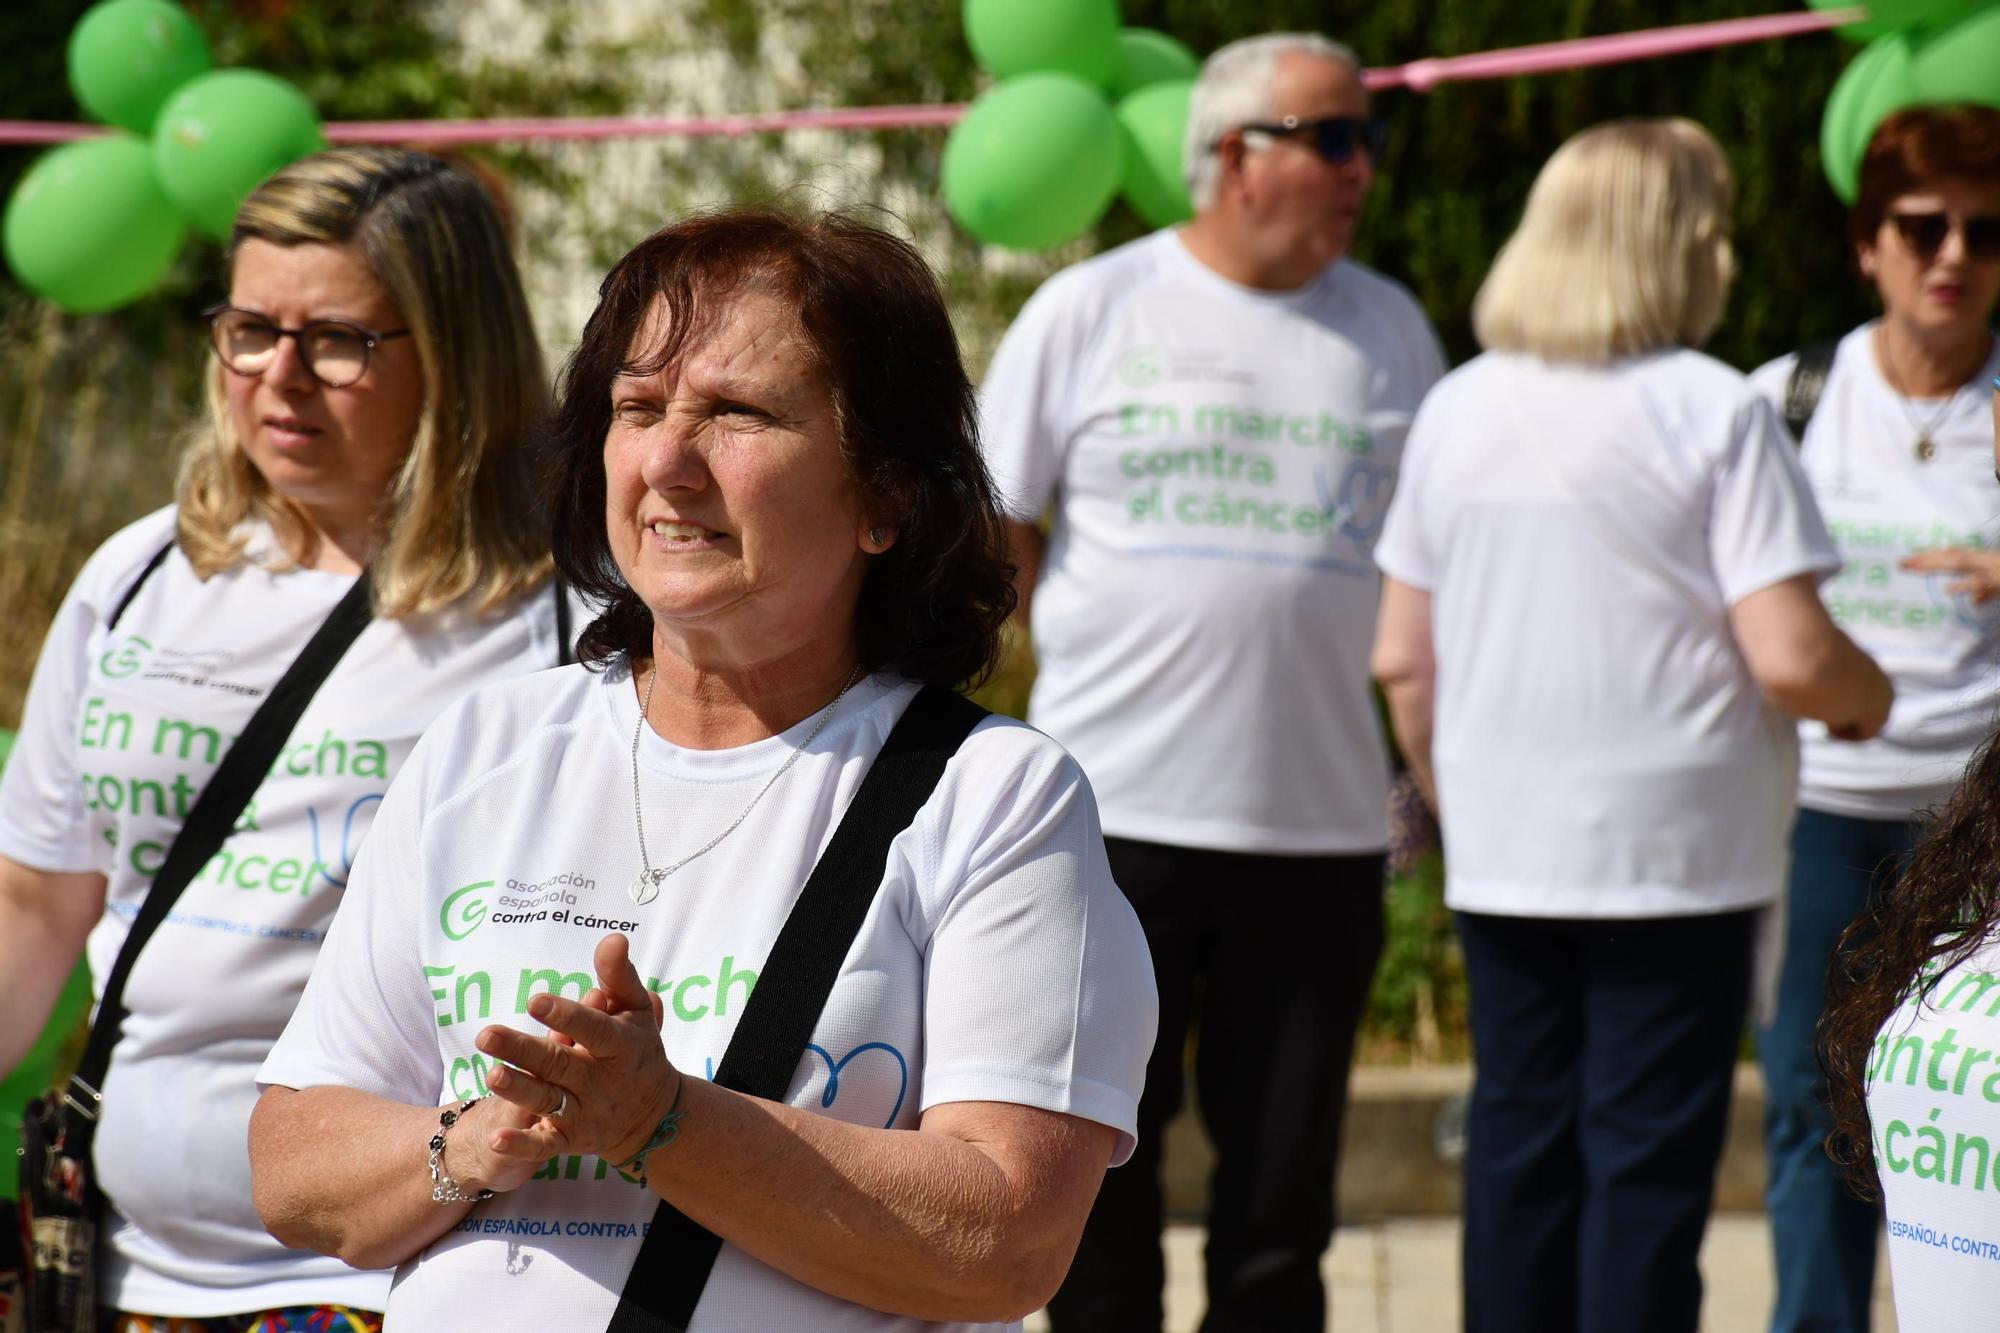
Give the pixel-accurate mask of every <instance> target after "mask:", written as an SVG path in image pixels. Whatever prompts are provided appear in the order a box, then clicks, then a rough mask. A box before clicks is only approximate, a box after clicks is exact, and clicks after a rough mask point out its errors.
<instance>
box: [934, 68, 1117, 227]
mask: <svg viewBox="0 0 2000 1333" xmlns="http://www.w3.org/2000/svg"><path fill="white" fill-rule="evenodd" d="M1119 159H1120V149H1119V145H1118V121H1117V118H1116V117H1114V116H1113V115H1112V114H1111V106H1110V104H1109V103H1107V102H1106V101H1105V100H1104V94H1103V93H1101V92H1099V91H1098V90H1097V89H1095V88H1093V87H1091V86H1090V85H1089V84H1087V83H1085V82H1083V81H1082V80H1081V79H1077V78H1073V77H1071V76H1070V75H1067V74H1023V75H1022V76H1021V77H1020V78H1018V79H1009V80H1007V81H1006V82H1005V83H1002V84H999V85H998V86H996V87H993V88H990V89H988V90H987V91H986V92H985V93H983V94H981V95H980V96H979V97H978V99H976V100H975V101H974V102H973V103H972V105H971V107H970V108H968V109H967V111H966V113H965V119H964V120H961V121H960V122H959V123H958V124H957V126H955V127H954V128H953V129H952V132H951V137H950V138H949V139H947V140H946V141H945V146H944V168H943V185H944V202H945V207H946V208H948V209H950V210H951V215H952V216H953V217H954V218H956V219H957V220H958V225H959V226H961V227H963V228H965V229H966V230H967V231H968V232H971V233H972V234H973V235H974V236H976V237H978V238H979V239H980V240H982V241H986V242H988V243H990V244H993V245H1005V246H1008V247H1011V248H1012V249H1015V250H1043V249H1047V248H1048V247H1049V246H1052V245H1061V244H1062V243H1063V242H1064V241H1069V240H1074V239H1075V238H1076V237H1078V236H1081V235H1082V234H1083V233H1084V232H1086V231H1088V230H1089V229H1090V227H1091V225H1092V224H1093V223H1095V222H1096V221H1097V219H1098V218H1099V217H1100V216H1101V215H1102V214H1103V212H1104V209H1105V207H1106V206H1107V205H1108V204H1110V202H1111V196H1112V194H1113V193H1114V192H1115V191H1116V190H1117V189H1118V175H1119Z"/></svg>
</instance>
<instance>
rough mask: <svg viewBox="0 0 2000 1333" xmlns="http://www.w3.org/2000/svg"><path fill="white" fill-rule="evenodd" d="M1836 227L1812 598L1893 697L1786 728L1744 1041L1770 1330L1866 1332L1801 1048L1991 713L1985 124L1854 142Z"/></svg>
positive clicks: (1813, 431)
mask: <svg viewBox="0 0 2000 1333" xmlns="http://www.w3.org/2000/svg"><path fill="white" fill-rule="evenodd" d="M1860 186H1861V188H1860V193H1859V197H1858V199H1857V201H1856V203H1855V205H1854V209H1853V211H1852V213H1851V214H1850V215H1849V219H1848V236H1849V239H1850V241H1851V242H1852V244H1853V246H1854V250H1855V254H1856V256H1857V259H1858V261H1859V267H1860V270H1861V275H1862V277H1863V278H1865V279H1866V280H1867V281H1869V282H1870V283H1871V284H1872V285H1873V286H1874V288H1875V291H1876V293H1877V295H1878V296H1879V297H1880V298H1881V302H1882V315H1881V318H1879V319H1875V320H1871V321H1869V322H1868V323H1866V324H1864V325H1862V326H1861V327H1860V328H1858V329H1855V330H1853V331H1852V332H1850V333H1848V334H1847V335H1846V336H1845V337H1843V338H1842V339H1841V340H1840V342H1839V344H1838V346H1837V347H1835V348H1833V349H1832V361H1831V364H1830V365H1829V366H1827V367H1826V370H1825V376H1826V378H1825V383H1824V387H1823V388H1821V390H1820V392H1819V396H1818V402H1817V405H1816V407H1813V408H1811V410H1810V415H1809V420H1808V421H1807V424H1806V425H1805V428H1804V430H1803V432H1802V434H1801V439H1800V445H1801V450H1802V452H1801V460H1802V461H1803V463H1804V464H1805V468H1806V472H1807V474H1808V475H1809V477H1810V478H1811V480H1812V486H1813V492H1814V494H1815V496H1816V498H1817V499H1818V501H1819V504H1820V508H1821V510H1822V511H1823V512H1824V514H1825V515H1826V519H1827V525H1828V527H1829V529H1830V530H1831V531H1832V534H1833V537H1834V540H1835V543H1836V544H1837V545H1838V547H1839V549H1840V554H1841V557H1842V559H1843V560H1844V561H1845V564H1844V566H1843V568H1842V570H1841V572H1840V574H1839V575H1838V576H1836V577H1835V578H1834V579H1832V580H1830V581H1829V582H1828V583H1827V584H1826V585H1825V586H1824V588H1823V589H1822V590H1821V592H1822V596H1823V597H1824V599H1825V601H1826V604H1827V608H1828V609H1829V610H1830V611H1831V612H1832V613H1833V616H1834V619H1835V620H1836V621H1837V622H1839V624H1840V625H1841V627H1842V628H1844V629H1845V630H1846V631H1847V632H1848V634H1850V635H1851V636H1853V638H1854V639H1855V640H1856V642H1858V643H1859V644H1860V645H1861V646H1862V647H1863V648H1864V649H1866V650H1867V651H1868V652H1869V653H1870V654H1871V655H1872V656H1873V657H1874V658H1875V659H1876V660H1877V661H1879V662H1880V663H1881V664H1882V666H1883V668H1884V670H1886V671H1887V672H1888V673H1889V675H1890V677H1891V679H1892V680H1893V681H1894V682H1895V686H1896V703H1895V709H1894V711H1893V712H1892V713H1891V714H1890V717H1889V722H1888V725H1887V726H1886V727H1884V728H1883V730H1882V733H1881V734H1880V735H1879V736H1877V737H1875V738H1874V739H1873V740H1869V741H1865V742H1863V743H1861V744H1858V745H1856V744H1847V743H1844V742H1841V741H1839V740H1837V739H1835V738H1832V737H1830V736H1829V735H1828V734H1827V731H1826V728H1824V727H1822V726H1818V725H1815V724H1812V723H1806V724H1804V725H1803V726H1802V728H1801V737H1800V739H1801V751H1802V755H1801V757H1802V771H1801V782H1800V791H1799V805H1800V810H1799V816H1798V822H1797V824H1796V825H1795V826H1794V829H1793V833H1792V862H1791V883H1790V887H1789V893H1788V902H1787V909H1788V910H1787V919H1786V929H1785V952H1784V961H1783V964H1782V968H1781V971H1780V974H1779V984H1778V995H1777V1006H1776V1009H1775V1011H1774V1012H1773V1014H1772V1018H1771V1023H1770V1025H1769V1026H1768V1027H1765V1028H1764V1029H1762V1030H1761V1031H1760V1033H1759V1034H1758V1052H1759V1056H1760V1058H1761V1061H1762V1063H1763V1067H1764V1078H1765V1085H1766V1093H1765V1096H1766V1102H1765V1120H1764V1138H1765V1150H1766V1158H1767V1161H1768V1163H1769V1177H1768V1183H1767V1185H1766V1194H1765V1197H1766V1202H1767V1206H1768V1208H1769V1211H1770V1217H1771V1229H1772V1239H1773V1245H1774V1247H1775V1252H1776V1260H1777V1275H1778V1301H1777V1309H1776V1313H1775V1315H1774V1318H1773V1321H1772V1328H1773V1330H1774V1333H1791V1331H1793V1330H1803V1329H1815V1330H1828V1331H1829V1333H1845V1331H1847V1330H1865V1329H1866V1328H1867V1327H1868V1310H1869V1292H1870V1288H1871V1285H1872V1281H1873V1276H1874V1268H1875V1247H1876V1237H1877V1233H1878V1231H1879V1229H1880V1226H1881V1217H1880V1212H1879V1210H1878V1209H1877V1208H1876V1207H1875V1206H1874V1205H1873V1204H1870V1203H1866V1202H1863V1201H1862V1200H1860V1199H1858V1198H1856V1197H1855V1196H1854V1195H1853V1194H1852V1193H1850V1192H1849V1190H1848V1189H1847V1187H1846V1184H1845V1182H1844V1181H1843V1180H1842V1179H1841V1178H1840V1175H1839V1173H1838V1171H1836V1169H1835V1167H1834V1165H1833V1163H1832V1162H1831V1161H1830V1160H1829V1159H1828V1157H1827V1154H1826V1151H1825V1146H1824V1145H1825V1142H1826V1136H1827V1133H1828V1131H1829V1130H1830V1129H1831V1128H1832V1125H1831V1122H1830V1120H1829V1119H1828V1117H1827V1112H1826V1111H1825V1109H1824V1107H1825V1087H1824V1083H1823V1081H1822V1078H1821V1075H1820V1070H1819V1064H1818V1061H1817V1060H1816V1059H1815V1056H1814V1051H1813V1027H1814V1024H1815V1023H1816V1022H1817V1021H1818V1019H1819V1016H1820V1010H1821V1007H1822V1005H1823V1003H1824V998H1825V984H1826V973H1827V963H1828V960H1829V958H1830V957H1831V956H1832V954H1833V951H1834V946H1835V943H1836V941H1837V940H1838V939H1839V938H1840V934H1841V932H1842V931H1843V930H1844V929H1845V928H1846V927H1847V925H1848V923H1849V922H1850V921H1852V920H1854V919H1855V918H1856V917H1857V916H1859V915H1860V914H1861V913H1862V912H1863V910H1864V909H1865V908H1866V906H1867V905H1868V903H1869V902H1870V900H1871V899H1872V898H1874V897H1875V896H1877V895H1879V894H1881V893H1883V892H1884V891H1885V890H1886V889H1887V888H1888V886H1889V884H1890V883H1891V881H1892V880H1893V879H1894V877H1895V874H1896V871H1897V869H1898V867H1899V866H1900V865H1901V863H1902V862H1903V860H1904V859H1905V858H1906V857H1907V856H1908V854H1909V850H1910V846H1911V843H1912V840H1913V838H1914V835H1915V832H1916V823H1915V820H1916V818H1917V816H1918V815H1920V814H1921V813H1922V812H1923V811H1925V810H1926V809H1927V808H1928V807H1930V806H1932V805H1934V804H1937V803H1938V802H1940V801H1942V800H1943V799H1944V798H1945V797H1946V796H1947V795H1949V793H1950V792H1951V789H1952V786H1953V784H1954V783H1955V782H1956V781H1957V779H1958V776H1959V774H1960V773H1961V772H1962V771H1963V770H1964V768H1965V765H1966V761H1967V759H1968V758H1969V757H1970V756H1971V754H1972V752H1973V750H1974V748H1975V747H1976V746H1977V745H1978V744H1979V742H1980V740H1981V739H1982V738H1983V736H1984V735H1985V734H1986V732H1987V731H1988V730H1989V729H1990V728H1991V726H1992V722H1993V716H1994V710H1995V706H1996V704H2000V673H1996V671H1995V667H1996V666H2000V603H1989V602H1988V601H1987V600H1986V599H1987V596H1989V595H1990V593H1991V591H1992V590H1993V589H1994V588H1996V587H2000V571H1994V570H1993V569H1992V560H1993V557H1992V556H1990V555H1987V554H1986V553H1985V552H1983V551H1981V550H1979V549H1978V548H1981V547H1987V546H1992V545H1994V544H1995V543H1996V539H2000V485H1996V483H1995V481H1994V475H1993V420H1992V416H1991V414H1990V412H1989V410H1988V409H1989V404H1988V401H1987V400H1988V398H1989V392H1988V389H1987V386H1988V384H1989V383H1990V382H1991V379H1992V377H1993V375H1994V373H1995V371H1996V369H2000V350H1996V347H1995V344H1994V338H1993V334H1992V332H1991V329H1990V324H1991V321H1992V316H1993V309H1994V305H1995V302H1996V301H2000V111H1995V110H1990V109H1987V108H1983V107H1964V108H1956V109H1933V108H1923V109H1915V110H1909V111H1904V112H1901V113H1899V114H1897V115H1895V116H1892V117H1890V118H1889V119H1888V120H1887V121H1885V122H1884V123H1883V124H1882V126H1881V128H1880V129H1878V130H1877V131H1876V133H1875V135H1874V138H1873V139H1872V141H1871V142H1870V143H1869V146H1868V150H1867V153H1866V155H1865V157H1864V159H1863V161H1862V166H1861V176H1860ZM1808 356H1809V354H1805V353H1802V354H1800V355H1799V356H1788V357H1785V358H1782V359H1781V360H1778V361H1775V362H1772V363H1771V364H1770V365H1767V366H1765V367H1763V368H1762V369H1761V370H1759V371H1758V372H1757V373H1756V375H1755V376H1754V377H1753V378H1754V379H1755V381H1756V382H1757V384H1758V385H1759V387H1760V388H1762V389H1763V390H1764V392H1765V393H1766V394H1767V395H1768V396H1769V397H1770V398H1771V399H1772V400H1773V401H1774V402H1777V403H1779V404H1780V405H1781V407H1783V408H1784V409H1785V410H1786V411H1787V412H1788V414H1789V415H1791V417H1792V419H1793V422H1794V425H1795V426H1796V424H1797V422H1798V420H1799V418H1800V417H1801V416H1805V415H1806V414H1807V413H1806V408H1807V404H1806V403H1804V402H1802V401H1801V399H1802V398H1804V397H1809V394H1808V392H1807V390H1808V389H1809V387H1810V386H1802V385H1801V383H1800V380H1801V378H1802V376H1801V375H1800V374H1799V372H1798V371H1797V369H1796V367H1797V366H1798V363H1799V361H1800V360H1801V359H1806V358H1808Z"/></svg>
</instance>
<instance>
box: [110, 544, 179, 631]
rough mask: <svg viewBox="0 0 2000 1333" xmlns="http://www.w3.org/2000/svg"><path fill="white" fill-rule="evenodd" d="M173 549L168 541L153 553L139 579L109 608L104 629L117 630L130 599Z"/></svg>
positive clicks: (172, 545) (136, 594)
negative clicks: (109, 614)
mask: <svg viewBox="0 0 2000 1333" xmlns="http://www.w3.org/2000/svg"><path fill="white" fill-rule="evenodd" d="M173 549H174V544H173V543H172V542H171V541H170V542H168V543H167V544H166V545H165V546H162V547H161V548H160V549H159V550H157V551H155V552H153V558H152V559H151V560H148V561H147V562H146V567H145V568H144V569H142V570H140V571H139V577H138V578H136V579H133V580H132V586H131V587H129V588H127V589H126V590H125V595H124V596H123V597H120V598H119V599H118V605H116V606H114V607H112V608H111V618H110V619H109V620H106V621H105V622H104V628H106V629H117V628H118V622H119V621H120V620H123V619H124V618H125V608H126V607H128V606H130V605H132V599H133V598H134V597H137V596H138V595H139V589H141V588H143V587H145V586H146V580H147V579H149V578H151V577H153V571H154V570H156V569H158V568H159V567H160V566H161V565H164V564H165V563H166V562H167V556H169V555H170V554H172V553H173Z"/></svg>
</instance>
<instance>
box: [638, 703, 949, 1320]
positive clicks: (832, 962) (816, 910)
mask: <svg viewBox="0 0 2000 1333" xmlns="http://www.w3.org/2000/svg"><path fill="white" fill-rule="evenodd" d="M985 716H986V710H985V709H983V708H981V707H980V706H979V705H977V704H975V703H973V702H972V701H971V700H969V699H966V698H964V697H963V696H961V695H957V694H954V693H952V692H951V691H950V690H947V689H943V688H941V687H939V686H936V685H927V686H925V687H924V688H923V689H922V690H921V691H919V692H918V694H917V697H916V698H915V699H913V700H911V701H910V706H909V708H907V709H906V710H904V713H903V716H902V717H901V718H900V719H899V720H898V721H897V723H896V726H895V729H894V730H892V731H891V732H890V733H889V739H888V740H887V741H886V742H885V743H884V744H883V746H882V752H881V753H880V754H878V755H876V756H875V762H874V763H873V764H872V765H870V766H869V769H868V776H867V777H865V778H863V779H862V780H861V789H860V790H859V791H857V792H856V793H855V794H854V801H853V803H852V804H851V805H849V806H848V807H847V813H846V814H845V815H843V816H842V817H841V820H840V827H839V828H837V829H835V830H834V834H833V840H832V841H831V842H829V843H828V844H827V847H826V851H825V852H824V853H822V854H821V856H820V858H819V864H818V865H816V866H814V867H813V872H812V875H811V877H810V878H808V879H807V880H806V886H805V888H804V890H802V891H801V892H800V894H799V900H798V902H797V904H796V905H794V906H793V908H792V913H791V915H790V916H789V917H787V918H786V919H785V926H784V929H783V930H781V931H779V932H778V939H777V943H775V944H773V945H772V946H771V955H770V957H769V958H768V959H766V960H765V963H764V966H763V968H762V969H761V970H760V971H759V973H758V977H757V985H756V986H755V987H754V988H753V989H752V990H751V992H750V999H749V1001H748V1003H746V1004H745V1005H744V1009H743V1017H742V1018H741V1019H740V1020H739V1021H738V1022H737V1025H736V1035H735V1036H734V1037H732V1038H731V1039H730V1042H729V1049H728V1050H727V1051H725V1052H723V1056H722V1064H721V1066H720V1067H719V1068H717V1070H716V1071H715V1082H716V1083H717V1085H719V1086H721V1087H725V1088H733V1089H735V1090H736V1091H738V1092H746V1093H749V1094H750V1095H751V1096H753V1097H762V1098H764V1099H765V1100H766V1101H777V1100H779V1099H781V1098H782V1097H783V1096H784V1095H785V1091H786V1089H787V1088H789V1087H790V1086H791V1083H792V1075H793V1074H794V1073H796V1072H797V1071H798V1067H799V1060H800V1058H801V1057H803V1056H804V1055H805V1050H806V1043H807V1042H808V1041H810V1040H812V1032H813V1028H814V1027H815V1026H816V1025H817V1024H818V1023H819V1017H820V1011H821V1010H823V1009H824V1008H825V1007H826V998H827V995H828V993H829V992H830V991H832V989H833V981H834V978H835V977H836V976H837V975H838V974H839V972H840V964H841V961H842V960H843V959H845V958H846V957H847V951H848V950H849V949H850V948H852V947H853V944H854V936H855V934H856V933H857V932H858V931H859V930H860V929H861V921H862V918H863V917H865V916H866V915H867V914H868V905H869V903H871V902H872V901H874V898H875V891H876V890H877V889H878V888H880V887H881V884H882V868H883V865H884V863H885V862H886V861H887V860H888V856H889V844H890V842H891V841H893V840H894V838H895V836H896V835H897V834H898V833H900V832H902V831H903V830H904V829H906V828H908V827H909V826H910V822H911V821H912V820H914V819H915V818H916V817H917V811H918V810H920V809H922V808H923V804H924V802H925V801H927V800H929V799H930V795H931V793H932V792H933V791H935V790H936V789H937V784H938V779H939V778H940V777H942V776H943V775H944V767H945V764H946V763H947V762H949V761H950V759H951V757H952V755H953V754H954V753H956V752H957V750H958V747H959V745H960V743H961V742H963V741H964V740H965V738H966V736H967V734H969V733H970V732H971V730H972V729H973V728H974V727H975V726H977V725H978V724H979V720H980V719H981V718H983V717H985ZM721 1248H722V1241H721V1240H720V1239H719V1238H717V1236H716V1235H715V1234H714V1233H713V1232H711V1231H709V1230H707V1229H706V1228H704V1227H702V1226H701V1225H700V1224H699V1223H696V1222H693V1221H690V1220H689V1219H688V1217H687V1216H686V1215H685V1214H684V1213H682V1212H681V1211H680V1210H679V1209H677V1208H675V1207H674V1206H673V1205H672V1204H669V1203H664V1202H663V1203H661V1204H660V1206H659V1208H658V1210H657V1211H656V1212H655V1213H654V1215H653V1226H652V1230H651V1231H650V1232H648V1233H647V1236H646V1239H645V1240H644V1241H643V1242H642V1243H641V1244H640V1246H639V1256H638V1258H637V1259H636V1260H635V1261H634V1262H633V1264H632V1272H631V1274H630V1275H629V1276H628V1277H627V1278H626V1279H625V1290H624V1292H623V1293H622V1294H621V1295H620V1296H619V1297H618V1312H617V1313H616V1314H614V1315H613V1316H612V1317H611V1324H610V1327H609V1329H608V1330H607V1333H685V1330H686V1329H687V1326H688V1321H689V1320H690V1319H692V1318H693V1317H694V1307H695V1305H696V1304H697V1303H698V1302H699V1301H700V1300H701V1291H702V1288H703V1287H704V1286H706V1285H707V1283H708V1273H709V1269H710V1268H711V1267H713V1266H714V1264H715V1256H716V1254H717V1252H718V1251H720V1250H721Z"/></svg>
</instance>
